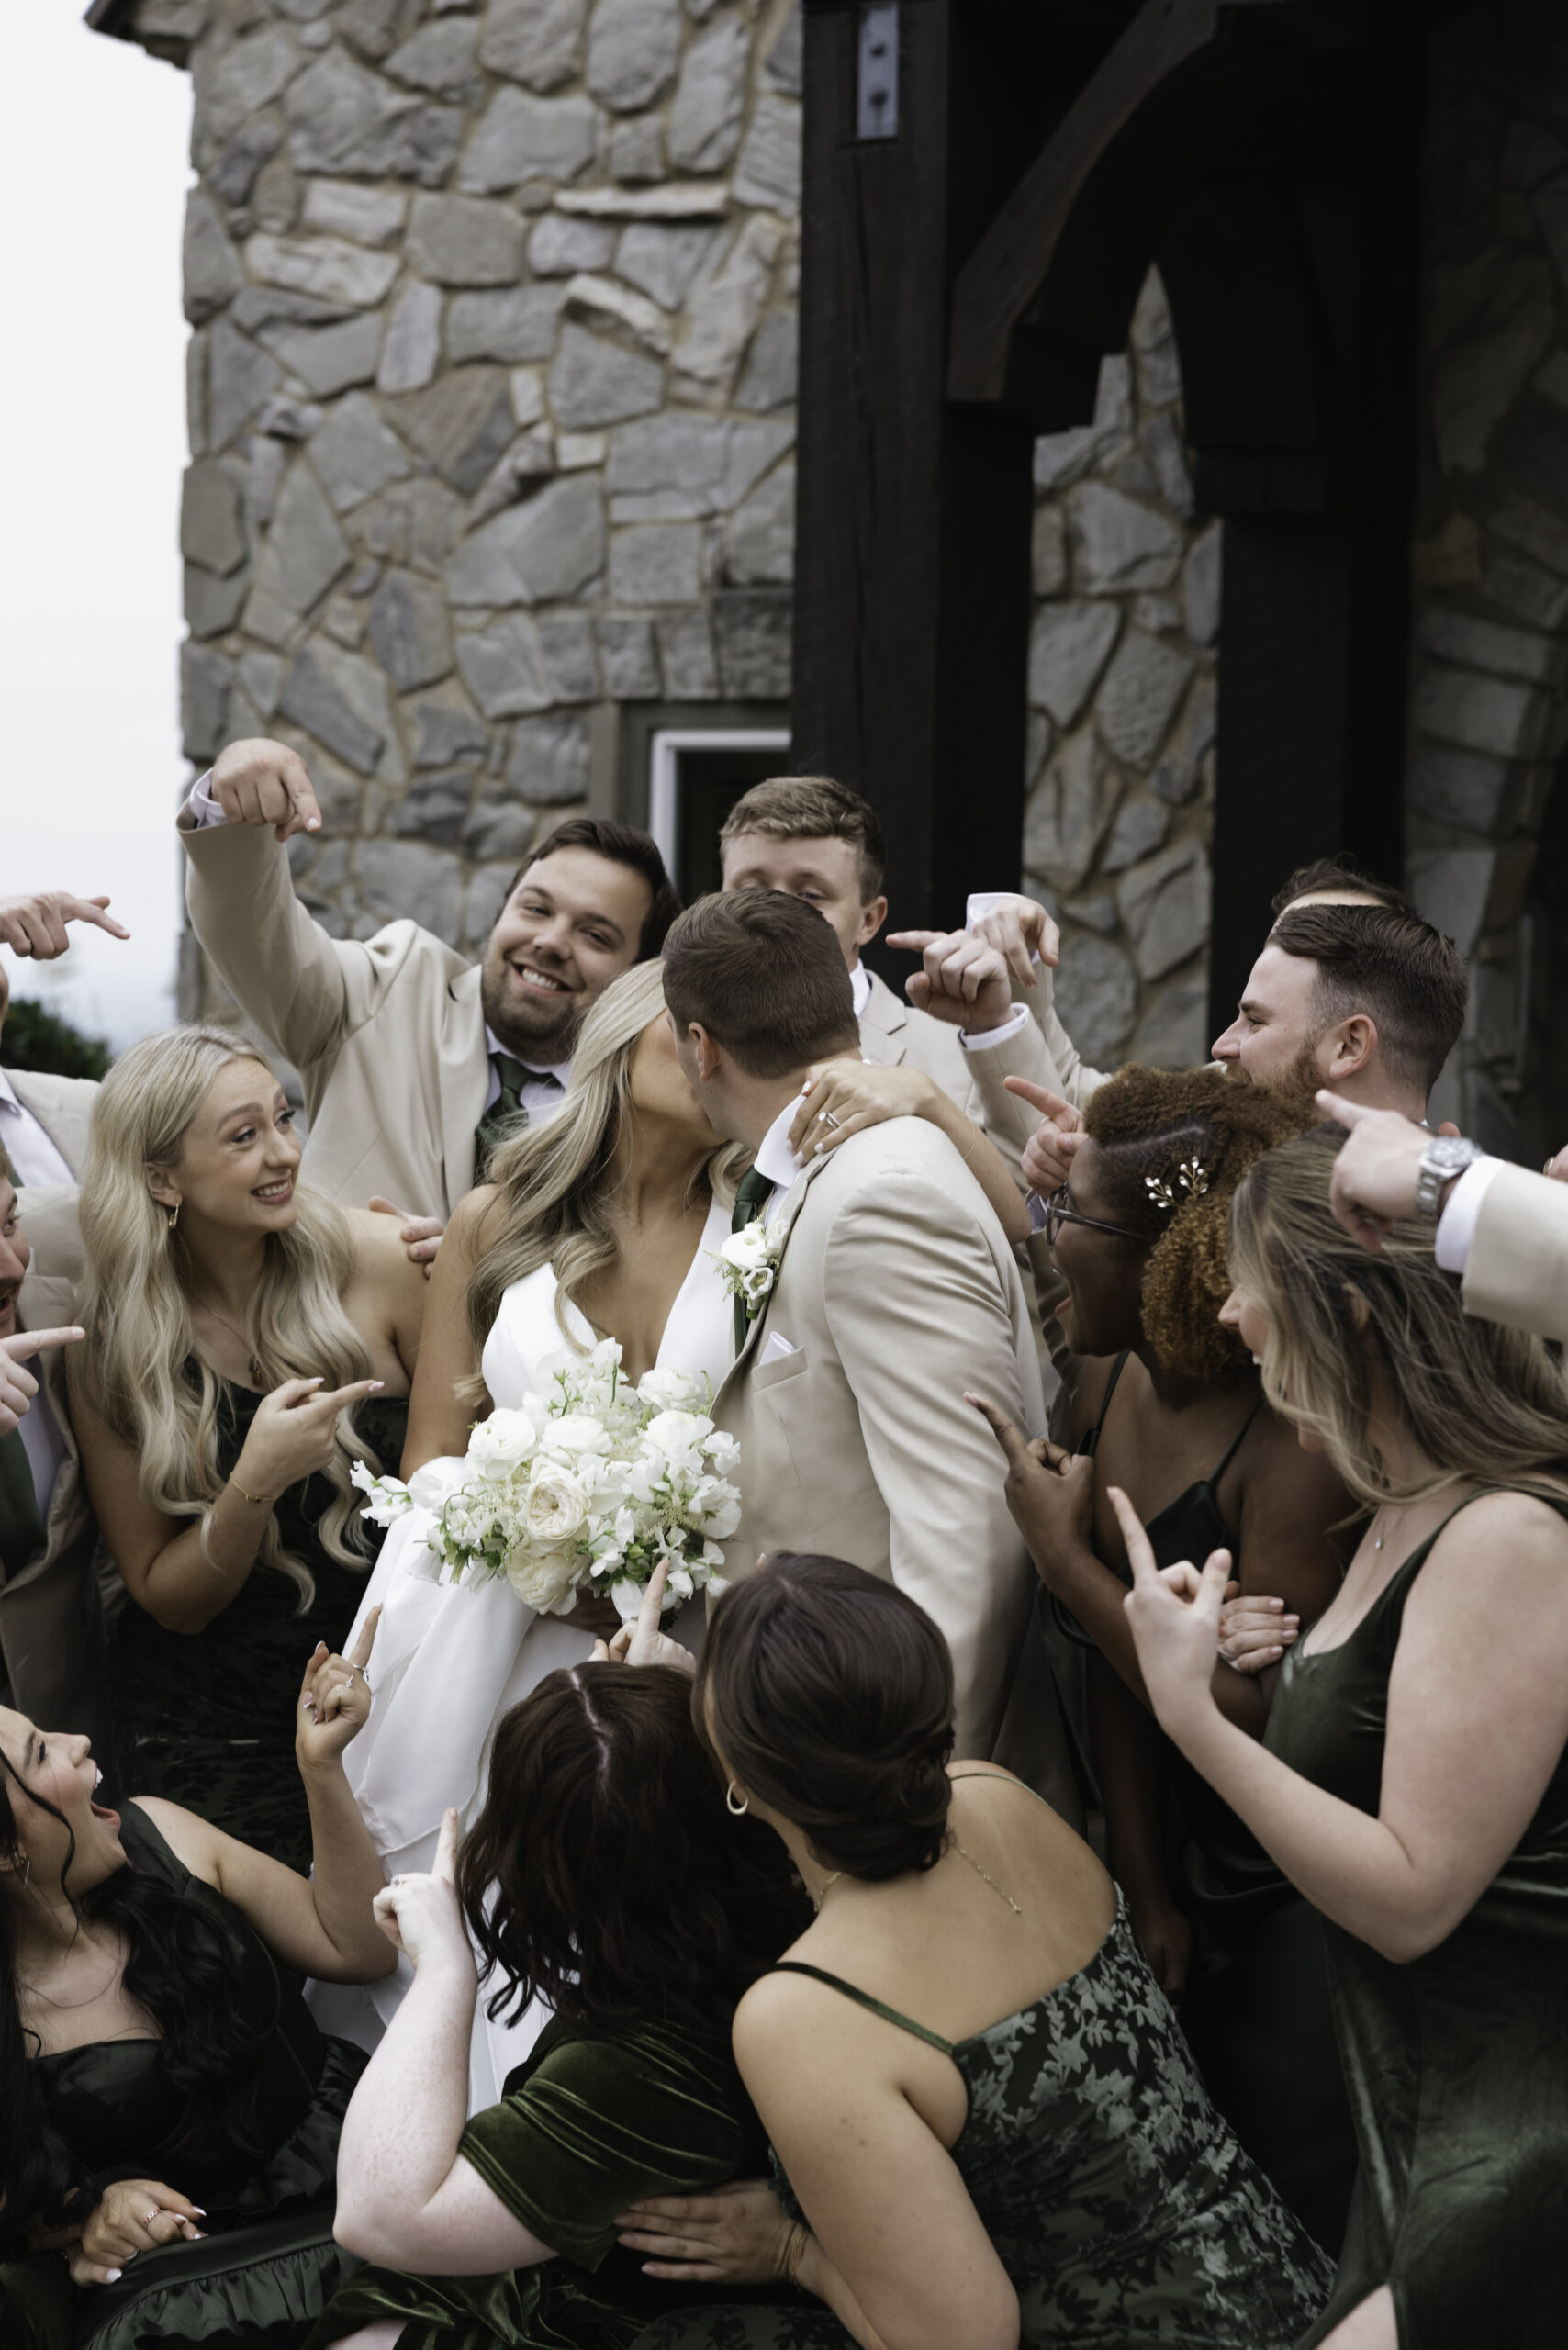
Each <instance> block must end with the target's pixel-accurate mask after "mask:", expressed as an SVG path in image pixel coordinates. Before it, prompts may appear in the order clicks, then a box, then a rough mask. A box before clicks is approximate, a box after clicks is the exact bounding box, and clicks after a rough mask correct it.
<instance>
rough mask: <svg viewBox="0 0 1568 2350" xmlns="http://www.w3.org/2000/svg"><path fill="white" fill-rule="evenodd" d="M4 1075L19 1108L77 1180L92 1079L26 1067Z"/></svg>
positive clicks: (93, 1097)
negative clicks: (34, 1122) (29, 1115)
mask: <svg viewBox="0 0 1568 2350" xmlns="http://www.w3.org/2000/svg"><path fill="white" fill-rule="evenodd" d="M6 1076H7V1077H8V1078H9V1079H10V1080H11V1090H12V1091H13V1092H14V1093H15V1094H16V1097H17V1101H18V1102H20V1103H21V1105H22V1107H23V1109H24V1110H28V1111H30V1112H31V1113H32V1114H33V1116H34V1117H35V1118H36V1119H37V1120H38V1122H39V1125H40V1126H41V1127H42V1128H43V1130H44V1132H45V1134H46V1135H47V1136H49V1138H50V1142H51V1143H52V1144H53V1145H54V1147H55V1148H56V1150H57V1151H59V1153H60V1156H61V1157H62V1158H63V1159H64V1161H65V1164H66V1165H67V1167H69V1168H70V1169H71V1172H72V1173H73V1175H74V1176H75V1178H76V1181H78V1182H80V1181H82V1172H83V1169H84V1167H85V1166H86V1164H87V1128H88V1126H89V1125H90V1123H91V1121H92V1116H93V1103H94V1102H95V1100H96V1099H97V1092H98V1089H97V1087H96V1085H95V1083H94V1082H93V1080H92V1079H91V1078H88V1077H46V1076H43V1075H40V1073H39V1071H38V1070H37V1069H7V1070H6ZM3 1141H4V1136H0V1143H3ZM52 1188H53V1186H50V1189H52Z"/></svg>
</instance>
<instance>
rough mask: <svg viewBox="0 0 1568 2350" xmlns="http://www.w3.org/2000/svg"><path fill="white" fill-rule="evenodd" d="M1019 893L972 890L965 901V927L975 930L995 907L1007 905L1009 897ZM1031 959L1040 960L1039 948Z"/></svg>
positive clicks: (1014, 891)
mask: <svg viewBox="0 0 1568 2350" xmlns="http://www.w3.org/2000/svg"><path fill="white" fill-rule="evenodd" d="M1019 894H1020V893H1019V892H1018V890H970V891H969V896H968V897H967V898H966V899H965V901H964V928H965V929H966V930H973V928H974V926H975V924H976V923H977V922H980V920H982V919H983V917H984V916H985V915H986V914H988V913H990V912H991V910H992V908H993V907H996V906H1002V905H1005V904H1006V902H1007V901H1008V899H1009V898H1016V897H1017V896H1018V895H1019ZM1030 959H1031V960H1032V961H1033V962H1036V963H1037V962H1038V961H1039V959H1040V957H1039V953H1038V950H1037V949H1036V953H1035V954H1034V955H1033V956H1032V957H1031V958H1030Z"/></svg>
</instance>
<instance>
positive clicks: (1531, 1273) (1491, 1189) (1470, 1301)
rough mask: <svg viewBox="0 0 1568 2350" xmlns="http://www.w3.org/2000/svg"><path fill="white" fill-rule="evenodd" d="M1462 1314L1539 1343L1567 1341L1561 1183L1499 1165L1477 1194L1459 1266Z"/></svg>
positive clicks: (1565, 1194) (1567, 1213) (1567, 1214)
mask: <svg viewBox="0 0 1568 2350" xmlns="http://www.w3.org/2000/svg"><path fill="white" fill-rule="evenodd" d="M1462 1295H1463V1299H1464V1310H1465V1312H1466V1313H1467V1314H1476V1315H1480V1316H1481V1317H1482V1319H1483V1320H1484V1321H1487V1322H1506V1324H1507V1325H1508V1326H1509V1327H1510V1328H1511V1329H1515V1330H1534V1331H1536V1332H1537V1333H1538V1334H1539V1335H1540V1337H1543V1338H1568V1184H1564V1183H1558V1182H1554V1181H1553V1180H1552V1179H1551V1176H1550V1175H1535V1174H1532V1173H1531V1172H1530V1170H1529V1168H1528V1167H1499V1168H1498V1169H1497V1171H1496V1173H1495V1175H1494V1176H1493V1178H1492V1181H1490V1183H1488V1185H1487V1186H1486V1190H1485V1192H1484V1194H1483V1196H1482V1201H1481V1210H1480V1214H1479V1215H1478V1216H1477V1218H1476V1223H1475V1232H1474V1236H1473V1238H1472V1240H1471V1244H1470V1255H1469V1258H1468V1259H1467V1260H1466V1263H1465V1268H1464V1286H1463V1291H1462Z"/></svg>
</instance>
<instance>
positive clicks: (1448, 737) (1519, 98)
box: [1406, 5, 1568, 1157]
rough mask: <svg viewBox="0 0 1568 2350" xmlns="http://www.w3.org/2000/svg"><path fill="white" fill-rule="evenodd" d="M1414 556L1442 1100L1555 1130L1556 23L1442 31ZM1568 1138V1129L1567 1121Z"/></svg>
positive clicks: (1532, 1148) (1415, 672) (1562, 540)
mask: <svg viewBox="0 0 1568 2350" xmlns="http://www.w3.org/2000/svg"><path fill="white" fill-rule="evenodd" d="M1430 91H1431V96H1430V116H1429V134H1428V156H1427V161H1426V171H1425V184H1426V191H1427V230H1426V252H1425V255H1424V261H1425V267H1426V295H1425V307H1424V318H1423V331H1422V381H1421V403H1420V415H1419V428H1418V429H1419V433H1420V444H1419V445H1420V463H1421V476H1420V487H1419V498H1418V511H1417V531H1416V546H1415V554H1414V578H1415V606H1416V617H1415V646H1414V660H1413V666H1412V696H1411V738H1410V755H1409V766H1408V771H1407V801H1406V809H1407V830H1408V839H1409V861H1408V880H1409V885H1410V888H1411V890H1412V893H1413V894H1414V896H1415V897H1416V899H1417V901H1418V902H1419V904H1420V905H1421V907H1422V909H1423V911H1424V912H1427V913H1428V915H1429V916H1430V918H1431V919H1432V920H1433V921H1434V922H1437V923H1439V924H1440V925H1441V927H1442V928H1443V929H1445V930H1447V931H1449V932H1450V933H1451V934H1452V935H1453V936H1454V938H1455V939H1456V941H1457V943H1458V945H1459V946H1460V949H1461V951H1462V953H1464V954H1466V955H1468V956H1470V957H1472V979H1473V1000H1472V1005H1471V1013H1470V1019H1469V1022H1468V1024H1467V1029H1466V1034H1465V1037H1464V1040H1463V1043H1462V1047H1461V1050H1460V1053H1459V1054H1458V1055H1457V1056H1456V1057H1455V1064H1454V1065H1450V1078H1449V1080H1446V1081H1445V1085H1444V1088H1443V1089H1442V1093H1441V1097H1440V1100H1439V1109H1440V1110H1441V1112H1442V1113H1443V1114H1445V1115H1451V1116H1453V1117H1456V1118H1458V1119H1459V1120H1460V1121H1461V1123H1462V1125H1464V1127H1465V1130H1466V1132H1467V1133H1475V1134H1478V1135H1479V1136H1481V1137H1482V1138H1483V1139H1484V1141H1486V1142H1487V1143H1488V1144H1489V1145H1490V1146H1491V1147H1494V1148H1496V1149H1500V1150H1503V1151H1505V1152H1512V1151H1513V1150H1514V1149H1515V1148H1518V1149H1520V1150H1522V1151H1523V1152H1525V1154H1526V1155H1528V1156H1535V1157H1539V1156H1540V1153H1541V1151H1542V1149H1543V1147H1545V1145H1546V1144H1547V1143H1550V1144H1551V1146H1552V1147H1555V1146H1556V1144H1558V1143H1560V1142H1561V1141H1562V1139H1563V1136H1562V1134H1557V1133H1555V1132H1554V1131H1551V1130H1548V1131H1542V1130H1541V1128H1540V1121H1541V1119H1542V1117H1543V1115H1544V1116H1547V1117H1548V1118H1550V1117H1551V1115H1553V1114H1558V1115H1561V1114H1564V1113H1568V1102H1563V1103H1562V1104H1561V1105H1556V1107H1555V1109H1554V1108H1553V1106H1552V1105H1551V1104H1548V1103H1544V1102H1542V1101H1541V1100H1540V1088H1539V1084H1538V1080H1539V1079H1540V1075H1541V1073H1542V1068H1543V1062H1544V1059H1545V1057H1546V1053H1547V1050H1548V1048H1549V1047H1550V1045H1551V1041H1552V1039H1553V1038H1554V1036H1555V1035H1556V1032H1557V1031H1558V1030H1559V1029H1560V1027H1561V1023H1562V1005H1561V997H1560V991H1559V990H1560V984H1561V978H1562V974H1560V973H1555V972H1554V968H1553V963H1552V957H1553V956H1554V954H1555V953H1556V952H1557V951H1560V950H1559V948H1558V939H1557V935H1554V934H1560V931H1561V912H1562V909H1561V908H1558V909H1556V910H1555V918H1554V919H1553V920H1552V921H1550V922H1538V921H1533V920H1532V919H1531V918H1530V912H1529V908H1530V901H1531V898H1532V895H1533V894H1534V893H1535V892H1536V891H1537V890H1539V889H1540V886H1541V885H1542V883H1543V882H1546V883H1552V882H1554V881H1555V879H1556V877H1555V876H1551V875H1543V874H1542V873H1541V872H1540V871H1539V870H1538V869H1537V851H1538V845H1539V843H1540V837H1541V832H1542V826H1543V823H1544V822H1546V821H1547V818H1548V812H1549V807H1550V804H1551V800H1552V794H1553V791H1554V789H1555V787H1556V783H1557V778H1558V776H1559V774H1560V772H1561V763H1562V753H1563V749H1564V745H1565V744H1568V26H1565V25H1564V22H1563V18H1562V10H1561V8H1560V7H1555V6H1552V7H1540V6H1534V5H1522V6H1506V7H1501V8H1496V9H1491V10H1487V11H1485V12H1482V11H1479V10H1477V11H1476V12H1474V13H1473V15H1470V16H1467V17H1462V18H1461V19H1460V20H1459V21H1458V22H1456V23H1454V24H1452V25H1450V26H1449V27H1447V28H1445V29H1444V30H1443V31H1441V32H1440V33H1439V34H1438V35H1436V36H1435V37H1434V39H1433V43H1432V73H1431V83H1430ZM1564 1132H1565V1133H1568V1127H1565V1128H1564Z"/></svg>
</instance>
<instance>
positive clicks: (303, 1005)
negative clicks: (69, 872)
mask: <svg viewBox="0 0 1568 2350" xmlns="http://www.w3.org/2000/svg"><path fill="white" fill-rule="evenodd" d="M180 838H181V840H182V841H183V843H184V844H185V856H186V860H187V863H186V871H185V902H186V904H187V906H188V907H189V909H190V917H191V925H192V928H193V929H194V930H195V932H196V936H197V938H198V939H199V940H200V942H201V945H202V946H203V948H204V950H205V951H206V954H207V958H208V960H209V961H210V962H211V964H212V966H213V968H214V969H215V970H216V971H217V972H218V976H219V978H220V979H222V981H223V983H224V985H225V987H227V988H228V990H229V991H230V994H231V995H232V996H233V998H234V1001H235V1002H236V1003H238V1004H239V1006H240V1008H241V1011H242V1012H243V1013H244V1014H245V1016H246V1018H247V1019H248V1020H250V1021H251V1022H252V1024H253V1025H254V1026H255V1028H256V1029H257V1030H258V1032H259V1033H260V1034H261V1035H263V1036H264V1037H265V1038H266V1040H267V1042H268V1043H269V1044H270V1045H271V1046H272V1047H273V1048H274V1051H276V1052H278V1053H280V1054H282V1055H283V1056H284V1057H285V1058H286V1059H287V1060H291V1061H292V1062H293V1063H294V1065H295V1067H296V1068H297V1069H298V1071H299V1074H300V1077H301V1079H302V1080H303V1081H304V1086H305V1109H306V1115H307V1117H308V1121H309V1136H308V1141H307V1144H306V1151H305V1172H306V1174H307V1175H308V1178H309V1180H310V1181H311V1182H313V1183H314V1184H315V1185H316V1187H317V1189H318V1190H319V1191H321V1192H326V1193H327V1195H328V1197H329V1198H330V1199H334V1200H342V1201H343V1202H345V1203H348V1204H349V1205H351V1206H356V1207H363V1206H364V1203H365V1202H366V1201H367V1200H368V1199H369V1198H370V1196H371V1193H372V1192H382V1193H384V1194H385V1196H386V1198H388V1199H390V1200H393V1201H395V1202H396V1203H397V1204H398V1207H400V1208H407V1209H408V1210H409V1212H410V1213H411V1214H416V1215H439V1216H442V1217H445V1216H448V1215H450V1214H451V1213H452V1211H453V1209H454V1207H455V1206H456V1205H457V1203H458V1201H459V1200H460V1199H461V1198H462V1197H463V1195H464V1193H465V1192H466V1191H468V1190H470V1189H471V1188H472V1185H473V1181H474V1129H475V1127H476V1125H478V1123H479V1120H480V1118H481V1116H482V1115H483V1114H484V1108H485V1096H486V1094H487V1091H488V1090H489V1080H490V1069H489V1059H488V1056H487V1052H486V1049H485V1015H484V1013H483V1010H482V1009H481V1007H480V1002H479V969H478V966H477V965H476V964H471V963H469V962H467V961H465V958H464V957H462V956H461V955H459V954H458V953H457V952H456V951H455V949H454V948H453V947H450V946H446V945H445V944H444V943H443V942H442V940H441V939H439V938H437V937H435V936H434V935H433V934H432V933H431V932H430V931H428V930H421V929H420V926H419V924H418V923H414V922H409V921H402V922H393V923H387V924H386V928H385V929H384V930H378V931H377V932H376V934H375V937H374V938H370V939H365V940H364V941H361V940H357V939H343V938H331V937H329V936H328V934H327V933H326V931H324V930H323V929H322V927H321V925H320V923H317V922H314V921H312V919H311V917H310V916H309V914H308V913H307V912H306V911H305V909H304V907H303V906H302V905H301V904H300V903H299V901H298V900H297V898H296V896H295V894H294V881H293V876H292V874H291V872H290V868H289V863H288V855H287V852H286V849H285V848H283V847H282V846H281V845H280V844H279V843H278V842H277V841H275V840H274V837H273V835H272V834H271V833H270V832H269V831H268V830H266V828H265V827H264V826H260V825H253V824H212V825H207V826H196V825H194V824H192V823H191V822H190V820H189V818H188V816H182V819H181V823H180Z"/></svg>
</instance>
